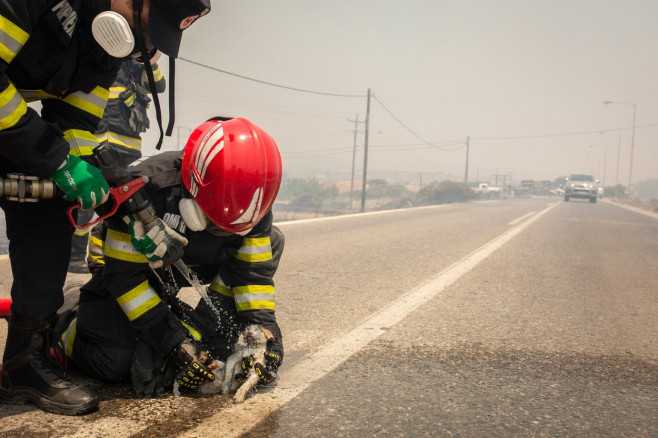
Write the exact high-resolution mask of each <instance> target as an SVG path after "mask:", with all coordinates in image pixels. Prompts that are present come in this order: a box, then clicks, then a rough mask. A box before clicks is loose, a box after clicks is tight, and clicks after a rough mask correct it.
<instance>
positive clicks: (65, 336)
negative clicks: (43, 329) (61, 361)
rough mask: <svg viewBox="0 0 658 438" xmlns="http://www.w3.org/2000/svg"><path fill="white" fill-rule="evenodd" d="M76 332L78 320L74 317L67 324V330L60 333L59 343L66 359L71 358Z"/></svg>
mask: <svg viewBox="0 0 658 438" xmlns="http://www.w3.org/2000/svg"><path fill="white" fill-rule="evenodd" d="M77 332H78V318H77V317H75V318H73V320H72V321H71V323H70V324H69V326H68V328H67V329H66V330H65V331H64V333H62V336H61V338H60V339H61V342H62V346H63V347H64V351H65V352H66V357H72V354H73V343H74V342H75V335H76V333H77Z"/></svg>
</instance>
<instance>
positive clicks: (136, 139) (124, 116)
mask: <svg viewBox="0 0 658 438" xmlns="http://www.w3.org/2000/svg"><path fill="white" fill-rule="evenodd" d="M151 68H152V69H153V79H154V81H155V89H156V92H158V93H162V92H163V91H164V90H165V87H166V82H165V78H164V75H163V74H162V71H160V67H159V66H158V64H152V65H151ZM149 93H150V90H149V81H148V77H147V76H146V70H145V69H144V65H143V64H141V63H139V62H137V61H133V60H130V61H125V62H124V63H123V64H121V70H119V74H118V75H117V78H116V80H115V81H114V83H113V84H112V86H111V87H110V99H109V101H108V102H107V107H106V108H105V113H104V114H103V119H102V120H101V122H100V124H99V125H98V130H97V131H96V138H97V139H98V141H99V143H102V142H105V141H106V142H109V143H112V144H113V145H115V146H117V147H118V148H119V149H124V150H126V151H127V152H130V153H133V154H134V153H138V154H140V155H141V152H142V139H141V133H142V132H145V131H146V130H147V129H148V128H149V119H148V116H147V110H148V107H149V103H150V102H151V98H150V97H149V96H148V94H149Z"/></svg>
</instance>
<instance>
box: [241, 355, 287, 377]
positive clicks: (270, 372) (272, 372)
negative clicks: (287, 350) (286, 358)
mask: <svg viewBox="0 0 658 438" xmlns="http://www.w3.org/2000/svg"><path fill="white" fill-rule="evenodd" d="M281 362H282V359H281V356H280V355H279V354H277V353H275V352H274V351H272V350H266V351H265V364H264V365H263V364H261V363H259V362H256V363H254V357H253V356H249V357H244V358H242V360H241V361H240V365H241V366H242V373H240V374H237V375H236V376H235V380H237V381H238V382H239V383H241V384H242V382H244V381H245V380H246V379H247V377H248V376H249V371H250V370H251V369H252V368H253V369H254V370H256V374H258V383H260V384H263V385H267V384H269V383H272V382H274V381H275V380H276V378H277V374H278V370H279V367H280V366H281Z"/></svg>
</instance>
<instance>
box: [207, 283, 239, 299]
mask: <svg viewBox="0 0 658 438" xmlns="http://www.w3.org/2000/svg"><path fill="white" fill-rule="evenodd" d="M208 287H209V288H210V290H212V291H214V292H217V293H218V294H222V295H225V296H227V297H231V298H233V292H232V291H231V288H230V287H228V286H224V285H223V284H217V283H210V286H208Z"/></svg>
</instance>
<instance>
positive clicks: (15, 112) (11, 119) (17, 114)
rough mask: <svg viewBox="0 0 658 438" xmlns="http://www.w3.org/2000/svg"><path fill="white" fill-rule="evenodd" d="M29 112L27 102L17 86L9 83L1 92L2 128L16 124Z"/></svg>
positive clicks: (0, 124) (0, 123)
mask: <svg viewBox="0 0 658 438" xmlns="http://www.w3.org/2000/svg"><path fill="white" fill-rule="evenodd" d="M26 112H27V104H26V103H25V101H24V100H23V97H22V96H21V95H20V93H19V92H18V90H17V89H16V87H14V86H13V85H12V84H9V86H8V87H7V89H6V90H4V91H3V92H2V93H0V130H2V129H7V128H11V127H12V126H14V125H15V124H16V123H17V122H18V121H19V120H20V119H21V117H23V116H24V115H25V113H26Z"/></svg>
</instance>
